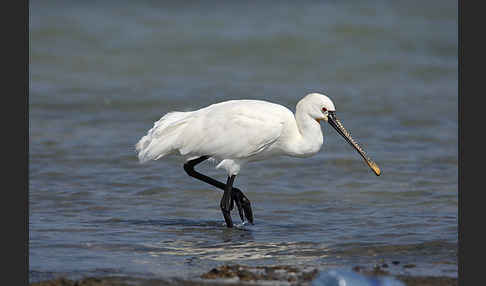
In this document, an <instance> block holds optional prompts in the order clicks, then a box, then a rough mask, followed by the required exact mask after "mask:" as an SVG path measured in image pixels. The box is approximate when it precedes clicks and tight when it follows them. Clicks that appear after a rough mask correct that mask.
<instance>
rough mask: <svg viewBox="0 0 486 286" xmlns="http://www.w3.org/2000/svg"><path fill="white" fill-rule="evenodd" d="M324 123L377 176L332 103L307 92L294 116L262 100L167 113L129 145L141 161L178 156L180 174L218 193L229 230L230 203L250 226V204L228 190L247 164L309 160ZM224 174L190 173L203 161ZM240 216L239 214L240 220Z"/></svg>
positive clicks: (317, 147)
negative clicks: (277, 158)
mask: <svg viewBox="0 0 486 286" xmlns="http://www.w3.org/2000/svg"><path fill="white" fill-rule="evenodd" d="M321 121H324V122H328V123H329V124H330V125H331V126H332V127H333V128H334V129H335V130H336V131H337V132H338V133H339V134H340V135H341V136H343V137H344V139H345V140H346V141H347V142H348V143H349V144H350V145H351V146H352V147H353V148H354V149H356V151H357V152H358V153H359V154H360V155H361V157H363V159H364V161H365V162H366V163H367V164H368V166H369V167H370V168H371V170H372V171H373V172H374V173H375V174H376V175H377V176H379V175H380V174H381V170H380V168H379V167H378V165H377V164H376V163H375V162H373V161H372V160H371V159H370V158H369V157H368V156H367V155H366V153H365V152H364V150H363V149H362V148H361V147H360V146H359V145H358V143H357V142H356V141H355V140H354V139H353V138H352V137H351V135H350V133H349V132H348V131H347V130H346V129H345V128H344V126H343V125H342V124H341V122H340V121H339V120H338V119H337V117H336V108H335V107H334V103H333V102H332V100H331V99H330V98H329V97H327V96H326V95H323V94H320V93H310V94H307V95H306V96H305V97H303V98H302V99H301V100H300V101H299V102H298V103H297V106H296V111H295V114H294V113H292V112H291V111H290V110H289V109H287V108H286V107H284V106H282V105H279V104H275V103H271V102H267V101H262V100H229V101H224V102H220V103H216V104H212V105H209V106H207V107H204V108H201V109H198V110H195V111H189V112H169V113H167V114H165V115H164V116H162V118H160V120H158V121H156V122H155V123H154V126H153V127H152V128H151V129H150V130H149V131H148V132H147V135H145V136H143V137H142V138H141V139H140V140H139V141H138V143H137V144H136V145H135V149H136V151H137V152H138V159H139V161H140V162H141V163H144V162H147V161H150V160H157V159H160V158H162V157H164V156H166V155H169V154H174V153H179V154H180V155H181V156H184V158H185V163H184V170H185V171H186V173H187V174H188V175H189V176H191V177H194V178H196V179H198V180H201V181H203V182H205V183H208V184H210V185H212V186H214V187H216V188H218V189H221V190H223V191H224V192H223V197H222V199H221V202H220V208H221V211H222V213H223V217H224V220H225V222H226V226H227V227H232V226H233V222H232V220H231V215H230V211H231V210H233V208H234V204H236V206H237V208H238V213H239V215H240V218H241V220H242V221H243V222H244V220H245V219H244V217H246V218H247V220H248V221H249V222H250V223H251V224H253V212H252V209H251V203H250V200H248V198H247V197H246V196H245V195H244V194H243V192H242V191H241V190H240V189H238V188H236V187H233V183H234V181H235V177H236V176H237V175H238V173H239V172H240V170H241V168H242V167H243V166H244V165H245V164H246V163H248V162H252V161H258V160H264V159H267V158H270V157H273V156H278V155H287V156H293V157H301V158H304V157H309V156H312V155H314V154H316V153H317V152H318V151H319V150H320V149H321V146H322V143H323V140H324V138H323V134H322V130H321V126H320V122H321ZM210 158H211V159H214V160H216V161H217V162H218V164H217V166H216V168H222V169H224V170H226V173H227V175H228V177H227V180H226V183H223V182H220V181H217V180H215V179H213V178H211V177H208V176H206V175H204V174H201V173H199V172H197V171H196V170H194V167H195V166H196V165H197V164H199V163H201V162H203V161H205V160H207V159H210ZM243 215H244V216H243Z"/></svg>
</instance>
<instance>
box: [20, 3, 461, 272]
mask: <svg viewBox="0 0 486 286" xmlns="http://www.w3.org/2000/svg"><path fill="white" fill-rule="evenodd" d="M29 29H30V31H29V37H30V53H29V60H30V67H29V69H30V95H29V96H30V97H29V104H30V106H29V125H30V126H29V127H30V131H29V132H30V133H29V135H30V141H29V148H30V149H29V214H30V220H29V230H30V237H29V268H30V274H29V278H30V280H31V281H36V280H42V279H46V278H50V277H53V276H59V275H65V276H68V277H73V278H76V277H82V276H86V275H103V274H129V275H135V276H138V275H139V276H153V277H167V276H183V277H193V276H198V275H200V274H201V273H203V272H205V271H208V270H209V269H210V267H214V266H217V265H221V264H223V263H240V264H248V265H272V264H298V265H303V266H305V265H313V266H316V267H322V268H326V267H342V266H354V265H370V264H373V263H383V262H385V263H388V264H390V262H391V261H400V262H401V264H399V266H396V267H394V268H393V267H392V269H390V270H391V271H392V272H396V273H410V274H417V275H419V274H425V275H447V276H457V231H458V230H457V208H458V198H457V191H458V190H457V188H458V152H457V151H458V148H457V144H458V125H457V122H458V120H457V116H458V113H457V106H458V96H457V90H458V81H457V74H458V65H457V3H456V2H455V1H427V2H426V3H424V2H415V1H393V2H390V1H378V0H376V1H367V2H366V3H364V2H360V1H347V2H346V3H341V2H336V1H323V2H312V1H309V2H306V3H305V4H302V3H300V4H298V3H293V2H281V3H280V4H279V5H278V6H276V5H273V4H271V3H269V2H264V3H259V4H258V5H257V4H255V3H253V4H252V5H250V4H244V3H238V4H233V5H229V4H225V3H223V2H212V3H206V4H205V5H201V4H200V3H199V2H186V3H185V4H178V5H175V4H170V5H168V4H167V3H165V2H155V1H144V2H128V1H127V2H116V3H115V2H110V1H106V2H103V3H99V2H79V1H78V2H74V1H73V2H70V1H62V2H61V1H31V2H30V26H29ZM313 91H318V92H323V93H326V94H328V95H329V96H330V97H331V98H332V99H333V100H334V102H335V105H336V108H337V114H338V117H339V118H340V120H341V121H342V122H343V124H344V126H345V127H346V128H347V129H348V130H350V131H351V133H352V134H353V137H355V139H357V141H358V142H360V143H361V145H362V146H363V147H364V149H365V150H366V151H367V152H368V153H369V155H370V156H371V157H372V158H373V159H374V160H375V161H376V162H377V163H378V164H379V166H380V167H381V169H382V172H383V174H382V175H381V176H380V177H376V176H375V175H374V174H373V173H372V172H371V171H370V170H369V168H368V167H367V166H366V165H365V164H364V162H363V161H362V160H361V158H360V157H359V155H358V154H357V153H356V152H355V151H354V150H353V149H352V148H351V147H350V146H349V145H347V144H346V142H345V141H344V140H343V139H342V138H341V137H340V136H339V135H338V134H337V133H336V132H335V131H334V130H333V129H331V128H330V127H329V126H326V125H325V124H322V125H323V130H324V133H325V139H324V145H323V148H322V150H321V151H320V152H319V153H318V154H317V155H316V156H314V157H312V158H307V159H297V158H288V157H281V158H275V159H272V160H268V161H265V162H257V163H253V164H251V165H247V166H246V168H245V169H244V170H243V171H242V173H241V175H240V176H238V178H237V180H236V186H237V187H239V188H240V189H241V190H243V192H244V193H245V194H246V195H247V197H248V198H249V199H250V200H251V202H252V206H253V211H254V215H255V223H256V224H255V225H244V226H240V227H238V228H236V229H231V230H230V229H226V228H225V227H224V220H223V218H222V215H221V212H220V210H219V200H220V197H221V193H220V191H218V190H215V189H213V188H212V187H210V186H208V185H205V184H203V183H200V182H199V181H196V180H195V179H192V178H190V177H188V176H187V175H186V174H185V173H184V171H183V169H182V161H181V160H180V159H179V158H177V157H169V158H164V159H161V160H159V161H156V162H151V163H149V164H144V165H141V164H139V163H138V161H137V157H136V154H135V151H134V144H135V143H136V142H137V141H138V140H139V138H140V137H141V136H143V135H144V134H145V133H146V131H147V130H148V129H149V128H151V127H152V124H153V122H154V121H156V120H158V119H159V118H160V117H161V116H162V115H163V114H165V113H166V112H169V111H172V110H192V109H196V108H200V107H203V106H206V105H209V104H211V103H216V102H219V101H222V100H228V99H238V98H248V99H264V100H269V101H272V102H278V103H281V104H283V105H285V106H287V107H288V108H290V109H291V110H294V107H295V104H296V103H297V101H298V100H299V99H300V98H301V97H303V96H304V95H305V94H307V93H309V92H313ZM213 167H214V165H212V164H208V163H205V164H204V165H203V166H201V167H200V170H202V171H203V172H205V173H207V174H209V175H210V176H214V177H216V178H218V179H220V180H224V179H225V178H224V173H223V172H222V171H221V170H215V169H214V168H213ZM233 220H234V222H235V223H240V221H239V217H238V215H237V213H236V212H233ZM407 263H408V264H415V265H416V267H414V268H403V267H401V266H402V265H404V264H407Z"/></svg>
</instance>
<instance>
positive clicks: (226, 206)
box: [219, 192, 233, 227]
mask: <svg viewBox="0 0 486 286" xmlns="http://www.w3.org/2000/svg"><path fill="white" fill-rule="evenodd" d="M227 196H229V194H227V192H225V193H224V194H223V198H222V199H221V202H220V204H219V207H220V208H221V212H222V213H223V216H224V221H225V222H226V226H227V227H233V221H232V220H231V210H232V209H233V201H232V200H231V197H227Z"/></svg>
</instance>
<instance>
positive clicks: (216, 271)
mask: <svg viewBox="0 0 486 286" xmlns="http://www.w3.org/2000/svg"><path fill="white" fill-rule="evenodd" d="M353 271H355V272H357V273H360V274H362V275H366V276H369V277H380V276H391V277H394V278H396V279H398V280H400V281H402V282H403V283H404V284H405V285H407V286H419V285H420V286H436V285H437V286H439V285H440V286H450V285H458V282H457V278H453V277H437V276H407V275H390V273H389V272H387V271H386V268H384V267H381V266H373V267H372V268H369V269H365V268H362V267H358V266H356V267H354V268H353ZM318 275H319V271H318V270H317V269H315V268H313V269H312V268H309V269H299V268H296V267H293V266H255V267H250V266H244V265H236V264H235V265H223V266H220V267H218V268H213V269H211V270H210V271H208V272H206V273H204V274H202V275H201V276H200V277H199V278H195V279H192V280H185V279H179V278H171V279H144V278H135V277H118V276H117V277H88V278H83V279H80V280H75V281H73V280H69V279H66V278H58V279H53V280H47V281H42V282H37V283H31V284H30V285H31V286H128V285H130V286H169V285H170V286H194V285H220V286H221V285H235V286H239V285H241V286H243V285H252V286H259V285H262V286H264V285H265V286H268V285H302V286H306V285H311V282H312V281H313V280H314V279H315V278H316V277H317V276H318Z"/></svg>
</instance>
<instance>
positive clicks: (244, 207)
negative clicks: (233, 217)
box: [223, 188, 253, 224]
mask: <svg viewBox="0 0 486 286" xmlns="http://www.w3.org/2000/svg"><path fill="white" fill-rule="evenodd" d="M235 204H236V207H237V208H238V213H239V214H240V218H241V221H242V222H245V217H246V219H247V220H248V221H249V222H250V223H251V224H253V211H252V210H251V203H250V200H249V199H248V198H247V197H246V196H245V195H244V194H243V192H242V191H241V190H240V189H238V188H233V189H232V191H231V205H230V210H233V208H234V205H235ZM223 214H224V213H223ZM225 219H226V217H225Z"/></svg>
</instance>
